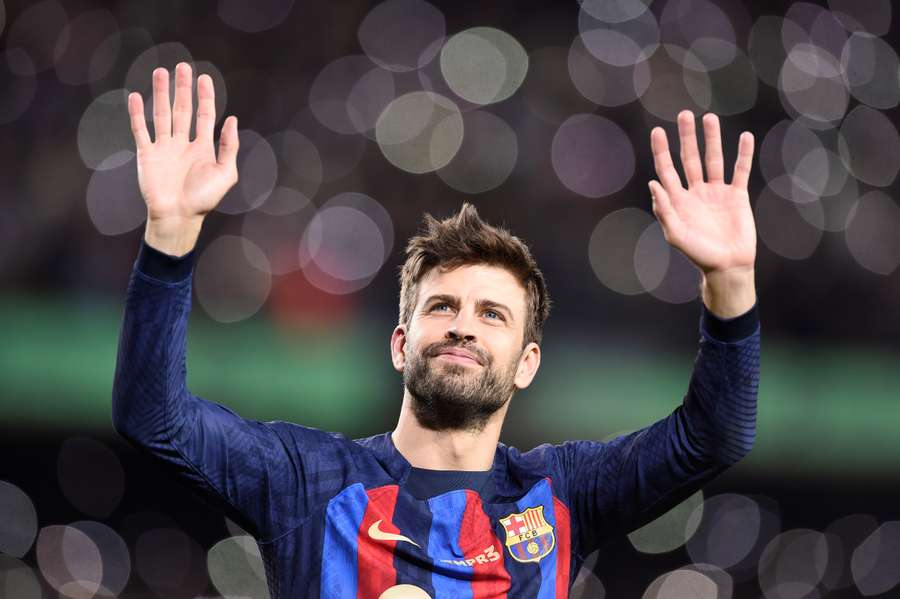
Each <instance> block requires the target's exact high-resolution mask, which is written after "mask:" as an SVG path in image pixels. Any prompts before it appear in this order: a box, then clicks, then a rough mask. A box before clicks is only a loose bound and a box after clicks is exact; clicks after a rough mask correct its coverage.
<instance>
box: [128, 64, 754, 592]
mask: <svg viewBox="0 0 900 599" xmlns="http://www.w3.org/2000/svg"><path fill="white" fill-rule="evenodd" d="M153 83H154V85H153V95H154V112H153V117H154V129H155V133H156V139H155V141H153V142H151V141H150V137H149V135H148V132H147V129H146V125H145V122H144V117H143V115H144V110H143V104H142V99H141V97H140V95H139V94H131V95H130V96H129V112H130V116H131V123H132V130H133V132H134V137H135V142H136V146H137V163H138V175H139V183H140V188H141V192H142V194H143V196H144V199H145V201H146V203H147V210H148V219H147V226H146V232H145V235H144V239H143V241H142V244H141V248H140V252H139V255H138V258H137V260H136V262H135V268H134V270H133V272H132V276H131V280H130V283H129V287H128V294H127V299H126V304H125V314H124V322H123V326H122V331H121V337H120V340H119V355H118V364H117V368H116V375H115V385H114V390H113V421H114V424H115V427H116V430H117V431H119V433H121V434H122V435H124V436H125V437H126V438H128V439H129V440H130V441H131V442H133V443H135V444H137V445H138V446H140V447H142V448H144V449H146V450H148V451H150V452H151V453H152V454H153V455H155V456H156V457H158V458H159V459H160V460H162V461H163V462H165V463H167V464H168V465H169V466H170V467H171V468H172V470H173V471H174V472H175V473H177V475H178V476H180V477H182V478H184V479H185V480H187V481H188V482H190V483H191V484H193V485H194V486H195V487H196V489H197V490H198V491H199V492H201V493H202V494H203V495H204V496H205V497H207V498H208V499H209V500H211V501H212V502H213V503H214V505H216V506H217V507H218V508H220V509H221V510H222V511H223V512H224V513H226V514H227V515H228V516H229V517H231V518H232V519H234V520H235V521H237V522H238V523H239V524H241V525H242V526H243V527H244V528H246V529H247V530H248V531H250V532H251V533H252V534H253V535H254V537H255V538H256V539H257V540H258V543H259V546H260V549H261V553H262V556H263V560H264V562H265V565H266V574H267V579H268V584H269V587H270V589H271V594H272V596H273V597H339V598H343V597H365V598H368V597H372V598H379V597H381V598H385V599H388V598H391V597H478V598H480V597H507V596H508V597H515V598H521V597H566V596H567V594H568V589H569V587H570V585H571V583H572V581H573V578H574V577H573V573H575V572H576V571H577V569H578V567H579V566H580V564H581V562H582V560H583V558H584V556H586V555H587V554H588V553H590V552H591V551H593V550H594V549H595V548H596V547H597V546H598V545H599V544H600V542H601V541H602V540H604V539H605V538H608V537H610V536H611V535H617V534H624V533H626V532H628V531H630V530H632V529H634V528H637V527H638V526H641V525H642V524H644V523H646V522H648V521H650V520H652V519H653V518H655V517H656V516H658V515H659V514H661V513H663V512H665V511H666V510H668V509H669V508H671V507H672V506H673V505H675V504H677V503H678V502H680V501H681V500H682V499H684V498H685V497H687V496H688V495H690V494H692V493H694V492H695V491H696V490H697V489H698V488H700V487H701V486H702V485H703V484H704V483H706V482H708V481H709V480H711V479H712V478H714V477H715V476H717V475H718V474H719V473H721V472H722V471H724V470H725V469H727V468H728V467H729V466H730V465H732V464H734V463H735V462H737V461H738V460H740V459H741V458H742V457H743V456H745V455H746V454H747V453H748V452H749V451H750V449H751V447H752V445H753V441H754V437H755V426H756V395H757V385H758V373H759V321H758V316H757V310H756V296H755V291H754V283H753V267H754V260H755V252H756V250H755V248H756V243H755V241H756V236H755V228H754V224H753V216H752V213H751V210H750V205H749V198H748V195H747V177H748V175H749V172H750V164H751V156H752V152H753V138H752V136H751V135H750V134H744V135H742V136H741V141H740V145H739V153H738V159H737V163H736V167H735V174H734V179H733V181H732V183H731V184H730V185H727V184H725V182H724V180H723V167H722V151H721V145H720V141H719V138H720V134H719V129H718V120H717V119H716V117H715V116H713V115H707V116H706V118H704V130H705V133H706V148H707V149H706V166H707V173H708V178H709V180H708V182H704V180H703V170H702V166H701V161H700V158H699V153H698V150H697V142H696V138H695V134H694V122H693V115H692V114H690V113H689V112H685V113H683V114H682V115H680V117H679V129H680V137H681V150H682V161H683V164H684V167H685V171H686V175H687V182H688V188H687V189H684V188H683V187H682V186H681V182H680V179H679V176H678V173H677V172H676V171H675V169H674V167H673V165H672V160H671V157H670V155H669V151H668V147H667V142H666V136H665V133H664V132H663V130H662V129H660V128H655V129H654V130H653V132H652V134H651V139H652V145H653V153H654V160H655V165H656V170H657V173H659V175H660V179H661V182H662V183H661V184H660V183H657V182H656V181H653V182H651V185H650V188H651V192H652V195H653V211H654V213H655V214H656V216H657V217H658V219H659V220H660V222H661V224H662V227H663V231H664V233H665V237H666V239H667V240H668V241H669V243H671V244H672V245H673V246H675V247H677V248H679V249H680V250H681V251H683V252H684V253H685V255H687V256H688V257H689V258H690V259H691V260H693V261H694V263H696V264H697V266H698V267H699V268H700V269H701V270H702V271H703V287H702V296H703V306H702V308H701V310H702V312H701V318H700V333H701V335H700V351H699V353H698V356H697V359H696V362H695V364H694V372H693V376H692V377H691V381H690V385H689V388H688V392H687V394H686V396H685V397H684V401H683V403H682V405H680V406H678V407H677V408H676V409H675V410H674V411H673V412H672V413H671V415H669V416H668V417H667V418H665V419H663V420H660V421H659V422H656V423H655V424H653V425H651V426H649V427H647V428H644V429H642V430H639V431H636V432H634V433H631V434H628V435H624V436H620V437H618V438H616V439H614V440H612V441H609V442H605V443H604V442H595V441H570V442H567V443H564V444H561V445H549V444H545V445H541V446H539V447H537V448H535V449H532V450H531V451H528V452H524V453H523V452H520V451H518V450H517V449H515V448H513V447H508V446H506V445H504V444H502V443H499V436H500V429H501V426H502V423H503V419H504V417H505V415H506V412H507V410H508V409H509V406H510V400H511V398H512V396H513V393H514V391H515V390H516V389H524V388H525V387H527V386H528V385H529V384H530V383H531V380H532V379H533V378H534V376H535V374H536V373H537V370H538V366H539V365H540V359H541V349H540V341H541V331H542V327H543V323H544V321H545V319H546V318H547V315H548V312H549V306H550V302H549V296H548V293H547V289H546V286H545V284H544V278H543V275H542V274H541V272H540V270H539V269H538V268H537V266H536V264H535V262H534V260H533V258H532V256H531V254H530V253H529V251H528V248H527V247H526V246H525V244H524V243H522V242H521V241H520V240H519V239H518V238H516V237H513V236H512V235H510V234H509V233H508V232H507V231H504V230H502V229H498V228H495V227H491V226H489V225H486V224H485V223H484V222H482V221H481V220H480V219H479V218H478V215H477V213H476V212H475V210H474V208H472V207H471V206H470V205H464V206H463V208H462V210H461V211H460V213H459V214H458V215H456V216H455V217H452V218H448V219H446V220H443V221H438V220H436V219H434V218H432V217H431V216H426V225H427V227H426V229H427V230H426V231H424V232H423V233H422V234H421V235H418V236H416V237H414V238H413V239H411V240H410V242H409V244H408V247H407V258H406V262H405V264H404V266H403V269H402V273H401V305H400V317H399V324H398V325H397V327H396V328H395V329H394V331H393V334H392V336H391V341H390V349H391V359H392V362H393V365H394V368H395V369H396V370H397V371H398V372H402V373H403V382H404V393H403V401H402V404H401V408H400V418H399V421H398V424H397V427H396V429H394V431H392V432H391V433H383V434H379V435H375V436H372V437H368V438H365V439H357V440H349V439H347V438H345V437H344V436H343V435H340V434H337V433H327V432H322V431H318V430H315V429H311V428H307V427H302V426H299V425H295V424H290V423H284V422H257V421H252V420H245V419H243V418H241V417H239V416H238V415H237V414H235V413H234V412H232V411H231V410H229V409H227V408H225V407H223V406H220V405H217V404H215V403H211V402H209V401H206V400H204V399H201V398H199V397H196V396H194V395H193V394H191V393H190V392H189V391H188V390H187V389H186V387H185V339H186V335H187V319H188V314H189V311H190V298H191V269H192V260H193V248H194V246H195V244H196V241H197V236H198V235H199V231H200V227H201V223H202V220H203V216H204V215H205V214H206V213H208V212H209V211H211V210H212V209H213V208H214V207H215V206H216V204H217V203H218V202H219V200H220V199H221V198H222V196H223V195H224V194H225V192H226V191H227V190H228V189H229V188H230V187H231V186H232V185H233V184H234V183H235V181H236V180H237V170H236V166H235V161H236V155H237V148H238V138H237V122H236V119H235V118H232V117H229V118H228V119H226V120H225V122H224V124H223V127H222V134H221V139H220V147H219V155H218V159H217V158H216V156H215V151H214V148H213V123H214V120H215V117H214V112H213V105H214V104H213V86H212V81H211V79H210V78H209V76H207V75H202V76H200V77H199V79H198V98H199V106H198V110H197V137H196V139H195V140H193V141H190V140H189V139H188V135H189V134H188V132H189V130H190V121H191V112H192V102H191V72H190V67H189V66H188V65H186V64H179V65H178V67H177V68H176V91H175V101H174V107H173V109H172V112H171V113H170V109H169V105H168V98H169V95H168V94H169V92H168V73H167V71H166V70H165V69H157V70H156V71H155V72H154V82H153ZM598 382H599V381H598ZM309 400H310V401H314V400H315V398H309Z"/></svg>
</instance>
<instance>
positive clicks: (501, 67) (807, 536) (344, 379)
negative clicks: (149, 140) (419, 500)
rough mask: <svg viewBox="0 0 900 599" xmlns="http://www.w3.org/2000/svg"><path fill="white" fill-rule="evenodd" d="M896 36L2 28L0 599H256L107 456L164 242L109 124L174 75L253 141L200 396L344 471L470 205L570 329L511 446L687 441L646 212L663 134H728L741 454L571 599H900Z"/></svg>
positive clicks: (134, 459) (221, 557) (176, 513)
mask: <svg viewBox="0 0 900 599" xmlns="http://www.w3.org/2000/svg"><path fill="white" fill-rule="evenodd" d="M894 20H895V16H894V15H893V6H892V3H891V2H890V1H889V0H868V1H866V2H860V1H858V0H829V1H828V2H824V1H820V2H817V3H809V2H793V3H791V2H754V3H743V2H739V1H737V0H717V1H715V2H713V1H712V0H584V2H581V3H579V2H576V1H574V0H568V1H566V2H535V1H519V2H512V1H494V2H481V3H474V2H472V3H462V2H432V3H430V4H429V3H427V2H425V1H424V0H388V1H387V2H382V3H369V2H359V1H341V2H299V1H294V0H255V1H254V2H243V1H241V0H220V1H218V2H215V1H197V2H187V1H184V0H181V1H175V0H166V1H137V0H129V1H117V2H89V1H77V0H66V1H64V2H60V1H58V0H43V1H41V2H24V1H13V2H10V1H5V2H4V1H3V0H0V57H2V58H0V128H2V129H0V131H2V135H0V157H2V160H3V164H4V168H3V169H2V170H0V190H2V198H3V200H2V217H0V308H2V309H0V329H2V331H3V333H4V338H6V339H7V342H6V343H4V344H3V346H2V349H0V423H2V424H0V427H2V428H0V431H2V434H0V449H2V450H3V454H2V455H3V456H4V459H3V460H2V462H0V597H10V598H13V597H14V598H25V599H32V598H40V597H57V596H63V597H74V598H78V599H80V598H83V597H85V598H88V597H94V596H97V597H116V596H118V597H134V598H139V597H264V596H266V592H265V587H264V582H263V580H264V575H263V573H262V570H261V565H260V562H259V554H258V550H257V549H256V548H255V544H254V543H253V542H252V541H251V540H250V539H249V537H247V536H246V534H245V533H244V532H243V531H241V530H240V529H239V528H238V527H237V526H235V525H234V524H233V523H230V522H227V521H226V520H225V519H224V518H222V517H221V516H219V515H217V514H216V513H214V512H212V511H211V510H209V509H208V508H207V507H206V506H205V505H204V504H202V503H201V502H200V501H199V500H198V499H196V498H195V497H194V496H193V495H191V494H190V493H188V492H187V491H186V490H185V489H184V488H182V487H181V486H179V485H177V484H175V483H173V481H172V480H171V479H169V478H167V477H165V476H164V475H163V474H162V473H161V470H160V469H159V468H158V467H157V466H156V465H155V464H154V463H152V462H151V461H150V460H148V459H146V458H144V457H143V456H141V455H139V454H138V453H137V452H136V451H135V450H133V449H131V448H130V447H129V446H127V445H126V444H125V443H124V442H123V441H122V440H121V439H120V438H118V437H117V436H116V434H115V433H114V431H113V430H112V426H111V415H110V398H111V388H112V379H113V371H114V367H115V359H116V344H117V338H118V331H119V326H120V321H121V316H122V303H123V300H124V294H125V288H126V285H127V281H128V277H129V274H130V271H131V268H132V264H133V262H134V259H135V257H136V255H137V249H138V247H139V242H140V238H141V236H142V234H143V226H144V218H145V209H144V206H143V201H142V199H141V196H140V193H139V191H138V188H137V175H136V167H135V160H134V144H133V140H132V138H131V132H130V129H129V123H128V115H127V109H126V96H127V93H128V92H131V91H139V92H140V93H142V95H143V96H144V102H145V108H146V110H147V115H148V121H151V120H152V119H151V115H152V112H151V111H152V101H151V97H150V91H151V73H152V70H153V69H154V68H156V67H158V66H163V67H167V68H168V69H170V73H173V72H174V67H175V64H176V63H177V62H180V61H187V62H189V63H191V64H192V66H193V67H194V76H195V80H196V75H197V74H199V73H209V74H210V75H211V76H212V78H213V81H214V83H215V88H216V94H217V98H216V104H217V111H218V114H217V119H218V124H217V137H218V129H219V127H220V126H221V122H222V120H223V119H224V117H225V116H227V115H229V114H235V115H237V116H238V118H239V127H240V138H241V147H240V153H239V158H238V161H239V172H240V182H239V184H238V185H237V186H235V188H233V189H232V190H231V191H230V192H229V193H228V195H227V196H226V197H225V199H224V200H223V202H222V204H221V205H220V207H219V209H218V210H217V211H216V212H214V213H213V214H211V215H210V216H209V217H208V218H207V220H206V222H205V224H204V229H203V232H202V234H201V237H200V242H199V245H198V248H197V255H198V256H197V263H196V268H195V275H194V305H193V314H192V318H191V324H190V336H189V341H188V381H189V385H190V387H191V390H192V391H193V392H194V393H195V394H198V395H200V396H202V397H204V398H207V399H211V400H213V401H217V402H220V403H222V404H224V405H227V406H229V407H231V408H232V409H234V410H236V411H238V412H239V413H240V414H241V415H243V416H244V417H247V418H255V419H260V420H275V419H277V420H289V421H294V422H298V423H301V424H305V425H308V426H315V427H319V428H323V429H327V430H334V431H341V432H343V433H345V434H346V435H347V436H351V437H360V436H368V435H371V434H374V433H377V432H382V431H385V430H389V429H391V428H393V426H394V424H395V422H396V417H397V413H398V410H399V404H400V398H401V396H402V382H401V379H400V376H399V375H398V374H397V373H396V372H395V371H394V370H393V369H392V367H391V364H390V359H389V356H390V354H389V350H388V340H389V337H390V333H391V330H392V328H393V326H394V325H395V324H396V321H397V312H398V305H397V300H398V292H399V285H398V281H397V272H398V267H399V265H400V264H401V263H402V259H403V248H404V245H405V241H406V239H407V238H409V237H410V236H411V235H413V234H415V233H416V231H417V229H418V228H419V226H420V224H421V220H422V215H423V213H425V212H430V213H431V214H433V215H434V216H436V217H439V218H440V217H444V216H448V215H449V214H451V213H453V212H455V211H456V210H457V209H458V208H459V206H460V205H461V203H462V202H463V201H465V200H468V201H470V202H473V203H474V204H475V205H476V206H477V208H478V210H479V213H480V214H481V216H482V217H483V218H484V219H485V220H487V221H489V222H491V223H493V224H498V225H503V226H505V227H507V228H509V229H510V230H511V231H512V232H513V233H515V234H516V235H518V236H520V237H521V238H523V239H524V240H525V241H526V242H527V243H528V244H529V246H530V247H531V249H532V251H533V253H534V254H535V257H536V258H537V260H538V263H539V264H540V266H541V268H542V269H543V271H544V274H545V276H546V278H547V282H548V285H549V289H550V293H551V296H552V298H553V301H554V308H553V311H552V313H551V317H550V319H549V321H548V322H547V325H546V328H545V337H544V343H543V364H542V368H541V371H540V373H539V375H538V376H537V378H536V379H535V381H534V383H533V384H532V386H531V387H530V388H529V389H527V390H526V391H524V392H520V393H519V394H517V395H516V397H515V398H514V400H513V406H512V408H511V411H510V416H509V421H508V423H507V424H506V426H505V429H504V434H503V441H504V442H506V443H509V444H513V445H516V446H518V447H520V448H530V447H532V446H534V445H537V444H539V443H542V442H545V441H548V442H558V441H562V440H564V439H577V438H585V439H601V438H608V437H611V436H614V435H617V434H621V433H623V432H627V431H632V430H635V429H638V428H641V427H644V426H647V425H649V424H650V423H652V422H654V421H655V420H657V419H659V418H662V417H664V416H666V415H667V414H669V413H670V412H671V411H672V410H673V409H674V408H675V407H676V406H677V405H678V404H679V403H680V401H681V400H682V398H683V396H684V393H685V391H686V389H687V383H688V380H689V378H690V373H691V367H692V364H693V360H694V357H695V355H696V351H697V343H698V337H699V336H698V324H699V315H700V300H699V297H698V285H699V275H698V272H697V271H696V269H695V268H694V267H693V266H692V265H691V264H690V263H689V262H687V260H686V259H685V258H684V256H683V255H681V254H680V253H679V252H677V251H670V249H669V247H668V246H667V244H666V243H665V241H664V240H663V237H662V234H661V230H660V228H659V226H658V225H657V224H656V220H655V218H654V217H653V215H652V213H651V211H650V198H649V192H648V190H647V181H648V180H649V179H651V178H655V173H654V172H653V165H652V159H651V154H650V146H649V134H650V130H651V128H652V127H654V126H657V125H660V126H662V127H664V128H665V129H666V131H667V132H668V133H669V140H670V145H671V147H672V150H673V157H674V158H675V160H676V164H677V163H678V157H677V153H678V144H677V130H676V127H675V124H674V120H675V115H676V114H677V113H678V111H679V110H681V109H684V108H688V109H691V110H693V111H694V113H695V114H696V115H697V116H698V117H699V116H700V115H701V114H703V113H705V112H707V111H712V112H715V113H717V114H718V115H720V117H721V121H722V132H723V138H724V139H723V143H724V149H725V160H726V179H727V180H728V179H730V173H731V169H732V165H733V162H734V159H735V156H736V146H737V139H738V135H739V134H740V132H741V131H744V130H749V131H751V132H753V133H754V134H755V136H756V153H755V156H754V166H753V175H752V177H751V180H750V192H751V193H750V195H751V202H752V204H753V207H754V215H755V218H756V224H757V229H758V233H759V242H758V257H757V286H758V287H757V289H758V296H759V308H760V314H761V320H762V365H761V377H760V387H759V417H758V434H757V441H756V445H755V447H754V449H753V452H752V453H751V455H750V456H749V457H748V458H746V459H745V460H743V461H741V462H740V463H739V464H737V465H736V466H734V467H733V468H731V469H730V470H729V471H728V472H726V473H725V474H724V475H723V476H721V477H720V478H718V479H717V480H715V481H714V482H713V483H712V484H710V485H709V486H708V487H706V488H705V489H704V490H703V492H702V494H698V495H696V496H694V497H692V498H691V499H689V500H688V501H686V502H685V503H684V504H682V505H681V506H679V507H678V508H676V509H674V510H673V511H672V512H670V513H669V514H667V515H666V516H664V517H663V518H661V519H660V520H658V521H657V522H654V523H652V524H651V525H648V527H646V528H645V529H642V530H640V531H637V532H636V533H634V534H632V535H629V536H628V537H627V538H625V537H623V538H620V539H613V540H611V541H610V543H609V544H608V545H607V546H605V547H604V548H602V549H601V550H600V551H599V552H597V553H595V554H594V555H592V556H589V558H588V560H587V562H586V567H585V569H583V571H582V573H581V574H580V575H579V578H578V580H577V582H576V585H575V589H574V590H573V596H576V597H604V596H606V597H615V598H630V597H644V598H648V599H649V598H652V599H666V598H672V597H701V598H703V599H706V598H719V599H727V598H729V597H736V598H743V597H747V598H757V597H767V598H769V599H773V598H778V599H806V598H818V597H840V598H851V597H863V596H866V597H868V596H878V597H897V596H900V587H898V584H900V516H898V508H897V506H898V503H900V476H898V474H897V473H898V472H900V437H898V430H900V369H898V367H897V366H898V357H900V352H898V339H900V308H898V301H897V299H898V297H900V272H898V265H900V206H898V203H897V199H896V196H897V191H898V183H897V173H898V170H900V135H898V132H897V123H898V113H897V105H898V103H900V64H898V57H897V53H896V41H897V40H896V33H895V30H894V26H893V21H894ZM171 91H172V93H173V94H174V86H172V87H171ZM150 130H151V132H152V124H151V127H150ZM700 143H701V150H702V136H701V137H700ZM679 168H680V165H679Z"/></svg>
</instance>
